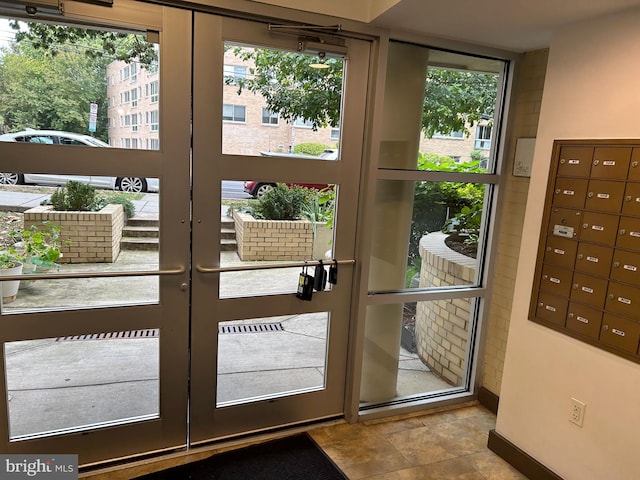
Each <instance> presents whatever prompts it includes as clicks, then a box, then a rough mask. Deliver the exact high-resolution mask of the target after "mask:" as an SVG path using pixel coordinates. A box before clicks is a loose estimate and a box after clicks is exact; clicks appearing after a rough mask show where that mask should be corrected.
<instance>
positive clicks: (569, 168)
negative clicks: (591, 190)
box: [558, 147, 593, 177]
mask: <svg viewBox="0 0 640 480" xmlns="http://www.w3.org/2000/svg"><path fill="white" fill-rule="evenodd" d="M592 158H593V147H562V148H561V149H560V161H559V162H558V176H559V177H588V176H589V172H590V171H591V159H592Z"/></svg>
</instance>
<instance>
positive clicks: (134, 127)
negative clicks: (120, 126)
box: [131, 113, 138, 132]
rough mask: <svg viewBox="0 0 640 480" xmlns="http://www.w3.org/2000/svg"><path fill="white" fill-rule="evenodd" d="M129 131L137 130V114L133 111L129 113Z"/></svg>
mask: <svg viewBox="0 0 640 480" xmlns="http://www.w3.org/2000/svg"><path fill="white" fill-rule="evenodd" d="M131 131H132V132H137V131H138V115H136V114H135V113H134V114H133V115H131Z"/></svg>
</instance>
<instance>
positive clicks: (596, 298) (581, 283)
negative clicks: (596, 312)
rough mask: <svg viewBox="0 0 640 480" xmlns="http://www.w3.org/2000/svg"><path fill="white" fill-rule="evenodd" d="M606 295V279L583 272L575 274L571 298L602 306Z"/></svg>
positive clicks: (594, 305) (598, 306)
mask: <svg viewBox="0 0 640 480" xmlns="http://www.w3.org/2000/svg"><path fill="white" fill-rule="evenodd" d="M606 295H607V281H606V280H605V279H603V278H597V277H592V276H591V275H585V274H583V273H575V274H574V275H573V284H572V285H571V300H575V301H577V302H582V303H586V304H588V305H591V306H593V307H596V308H602V306H603V305H604V299H605V297H606Z"/></svg>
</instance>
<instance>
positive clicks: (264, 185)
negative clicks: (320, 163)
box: [244, 148, 338, 198]
mask: <svg viewBox="0 0 640 480" xmlns="http://www.w3.org/2000/svg"><path fill="white" fill-rule="evenodd" d="M260 155H262V156H263V157H295V158H304V159H310V160H319V159H320V160H337V159H338V150H337V149H333V148H328V149H326V150H325V151H324V152H322V153H321V154H320V155H317V156H315V155H302V154H297V153H281V152H260ZM287 185H288V186H292V185H297V186H300V187H306V188H315V189H316V190H322V189H323V188H327V185H326V184H319V183H287ZM274 186H275V182H260V181H257V180H245V182H244V191H245V192H246V193H248V194H249V195H251V196H252V197H253V198H260V197H261V196H262V195H264V194H265V193H267V192H268V191H269V190H270V189H271V188H272V187H274Z"/></svg>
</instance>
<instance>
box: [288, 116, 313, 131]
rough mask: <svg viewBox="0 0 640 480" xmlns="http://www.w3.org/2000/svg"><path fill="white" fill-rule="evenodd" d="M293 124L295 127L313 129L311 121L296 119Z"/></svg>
mask: <svg viewBox="0 0 640 480" xmlns="http://www.w3.org/2000/svg"><path fill="white" fill-rule="evenodd" d="M293 124H294V125H295V126H296V127H305V128H311V127H313V122H312V121H311V120H305V119H303V118H301V117H298V118H296V119H295V121H294V122H293Z"/></svg>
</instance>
